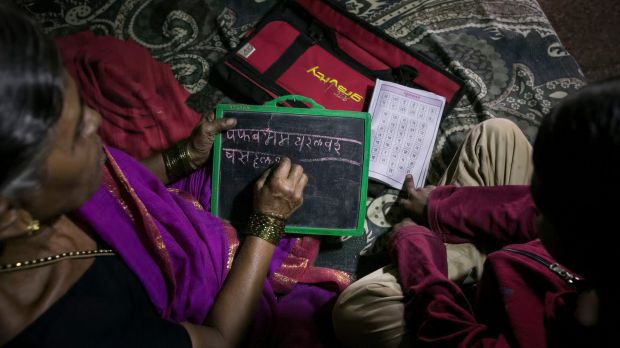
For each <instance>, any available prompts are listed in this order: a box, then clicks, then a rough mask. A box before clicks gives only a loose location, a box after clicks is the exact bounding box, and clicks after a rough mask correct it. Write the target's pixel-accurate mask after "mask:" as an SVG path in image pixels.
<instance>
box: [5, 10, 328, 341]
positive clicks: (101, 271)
mask: <svg viewBox="0 0 620 348" xmlns="http://www.w3.org/2000/svg"><path fill="white" fill-rule="evenodd" d="M100 122H101V120H100V116H99V114H98V113H97V112H96V111H94V110H93V109H91V108H89V107H87V106H86V105H84V103H83V102H81V100H80V96H79V93H78V90H77V88H76V85H75V83H74V81H73V79H72V78H71V77H70V76H69V75H68V74H67V73H65V72H64V69H63V67H62V64H61V62H60V59H59V56H58V53H57V52H56V49H55V48H54V46H53V44H52V43H51V41H50V40H49V39H48V38H47V37H45V35H43V33H42V32H41V31H40V30H39V29H38V28H37V26H36V25H35V24H34V23H32V22H31V21H30V20H29V19H27V18H25V17H24V16H22V15H20V14H18V13H14V12H12V11H9V10H7V9H3V8H2V7H0V143H1V144H0V167H1V168H2V170H1V172H0V246H1V248H0V346H4V345H7V346H8V347H29V346H37V347H46V346H49V347H72V346H79V347H84V346H88V347H94V346H106V347H124V346H128V347H129V346H131V347H137V346H148V347H160V346H161V347H232V346H237V345H239V344H241V343H246V344H250V345H277V344H290V341H289V342H288V343H286V342H287V341H286V339H283V337H287V335H288V337H291V340H296V339H299V340H302V339H307V338H309V337H316V336H317V332H314V331H311V330H310V332H308V330H309V328H310V326H308V327H306V326H305V325H300V326H291V327H290V328H289V329H288V330H286V332H284V330H282V329H278V328H281V327H282V325H283V324H286V323H287V321H286V320H280V322H278V318H280V317H281V316H282V315H288V318H294V319H297V320H299V321H301V322H304V321H307V322H309V323H311V322H312V320H313V319H312V318H313V315H314V311H315V309H316V307H317V306H319V305H320V304H323V303H325V301H328V300H329V299H330V296H331V297H333V295H334V293H335V292H334V291H333V288H332V289H330V290H329V291H328V290H325V289H321V288H318V287H312V286H308V285H306V284H297V285H296V283H295V281H296V279H300V277H298V278H295V277H293V276H292V275H290V274H285V271H286V270H282V268H285V267H281V266H282V265H283V264H284V263H286V262H288V261H287V260H289V259H290V258H291V257H293V256H294V257H297V258H298V259H295V260H297V261H299V263H300V264H303V259H301V258H299V255H293V254H294V251H295V250H298V249H302V247H303V245H301V244H300V243H301V242H300V239H293V238H282V240H280V238H281V237H282V232H283V227H284V222H285V220H286V219H287V218H288V217H289V216H290V215H291V214H293V212H295V210H296V209H297V208H299V207H300V205H301V204H302V197H303V189H304V187H305V185H306V182H307V177H306V175H305V174H304V172H303V169H302V168H301V167H300V166H298V165H295V164H292V163H291V162H290V161H289V160H288V159H286V158H285V159H283V160H282V161H281V162H280V164H279V165H278V166H277V167H275V168H272V169H271V170H268V171H266V172H265V173H264V174H263V175H262V177H260V178H259V180H258V181H257V183H256V185H255V190H254V209H255V212H254V213H253V214H252V216H251V217H250V221H249V223H248V226H249V228H248V230H249V232H248V235H247V236H246V237H245V239H244V241H243V245H242V246H241V247H240V248H239V250H237V246H238V245H239V242H238V240H237V239H236V233H235V231H234V230H233V229H232V227H230V226H228V225H227V224H225V223H223V222H221V221H219V220H218V219H216V218H215V217H213V216H211V215H210V214H209V213H208V212H206V211H204V209H203V207H202V205H201V204H200V202H198V201H197V200H196V199H194V198H193V196H192V195H191V193H195V194H199V193H200V189H201V187H197V186H200V184H202V183H203V182H204V180H198V179H197V178H192V177H191V175H193V174H191V175H190V177H189V178H187V183H186V184H185V185H181V186H183V187H186V188H187V189H188V190H189V191H190V192H189V193H186V192H183V191H180V190H178V189H168V188H166V187H165V186H164V183H166V182H167V181H169V178H170V177H171V176H173V177H176V176H181V175H183V174H188V173H189V172H190V171H191V170H192V168H197V167H199V166H201V165H202V164H203V163H204V162H205V161H206V160H207V159H208V157H209V152H210V149H211V145H212V141H213V137H214V135H215V134H216V133H218V132H221V131H225V130H227V129H229V128H231V127H234V124H235V122H234V121H232V122H231V121H228V122H225V121H213V122H207V121H204V122H202V123H201V124H200V125H199V126H198V127H197V128H196V129H195V131H194V133H193V134H192V136H191V137H190V138H189V139H188V141H184V142H181V143H180V144H177V145H175V146H174V147H173V148H172V149H171V150H169V151H166V152H164V153H161V154H155V155H154V156H152V157H150V158H148V159H146V160H144V161H143V164H140V163H138V162H136V161H135V160H133V159H132V158H130V157H129V156H127V155H125V154H123V153H121V152H120V151H117V150H114V149H112V148H104V147H103V146H102V142H101V140H100V138H99V136H98V135H97V128H98V127H99V124H100ZM272 256H273V257H272ZM233 260H234V261H233ZM289 261H290V260H289ZM306 261H307V260H306ZM306 263H307V262H306ZM301 270H305V269H302V267H298V268H297V272H300V271H301ZM278 272H281V273H278ZM268 274H269V275H270V276H271V277H270V278H269V279H268V280H266V276H267V275H268ZM275 274H278V277H275V276H274V275H275ZM273 278H278V279H281V280H282V283H284V284H282V283H278V282H277V281H274V280H273ZM276 292H277V293H278V295H279V297H278V298H276V295H275V294H276ZM296 296H297V297H296ZM287 298H290V299H289V300H288V301H287V300H286V299H287ZM296 298H305V299H306V300H304V301H296V300H295V299H296ZM295 303H297V304H298V310H297V311H293V310H291V308H295ZM280 306H284V308H280ZM286 306H288V307H286ZM283 313H284V314H283ZM253 318H254V321H253V322H252V319H253ZM251 322H252V325H250V323H251ZM288 322H290V323H294V322H295V321H288ZM274 330H275V332H276V333H277V334H278V336H276V335H274ZM278 330H279V331H278ZM270 334H271V335H270ZM316 339H317V340H318V337H317V338H316ZM299 343H300V344H301V343H303V342H299Z"/></svg>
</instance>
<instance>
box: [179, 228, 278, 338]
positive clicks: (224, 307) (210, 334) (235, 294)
mask: <svg viewBox="0 0 620 348" xmlns="http://www.w3.org/2000/svg"><path fill="white" fill-rule="evenodd" d="M274 249H275V246H274V245H273V244H271V243H269V242H266V241H265V240H263V239H260V238H258V237H255V236H248V237H247V238H246V240H245V241H244V243H243V245H242V246H241V249H240V251H239V253H238V255H237V257H236V258H235V261H234V263H233V265H232V268H231V270H230V273H229V274H228V276H227V277H226V280H225V281H224V286H223V287H222V290H221V291H220V293H219V294H218V296H217V298H216V300H215V304H214V305H213V308H212V309H211V312H210V313H209V315H208V317H207V319H206V320H205V322H204V326H200V325H193V324H189V323H183V326H184V327H185V329H186V330H187V331H188V333H189V335H190V337H191V340H192V347H193V348H207V347H218V348H219V347H225V348H230V347H237V346H239V344H240V343H241V341H242V340H243V338H244V337H245V334H246V330H247V327H248V325H249V323H250V320H251V319H252V317H253V316H254V314H255V312H256V308H257V305H258V301H259V298H260V296H261V293H262V290H263V282H264V281H265V277H266V275H267V271H268V269H269V262H270V261H271V256H272V255H273V252H274Z"/></svg>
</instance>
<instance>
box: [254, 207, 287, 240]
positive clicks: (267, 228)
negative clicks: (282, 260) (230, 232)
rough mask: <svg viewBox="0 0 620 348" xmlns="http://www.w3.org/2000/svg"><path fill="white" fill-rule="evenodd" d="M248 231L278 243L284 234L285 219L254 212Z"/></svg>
mask: <svg viewBox="0 0 620 348" xmlns="http://www.w3.org/2000/svg"><path fill="white" fill-rule="evenodd" d="M248 232H249V234H250V235H252V236H256V237H258V238H260V239H263V240H265V241H267V242H269V243H271V244H273V245H278V243H279V242H280V238H282V235H283V234H284V219H279V218H276V217H273V216H269V215H265V214H261V213H257V212H254V213H252V215H250V220H249V221H248Z"/></svg>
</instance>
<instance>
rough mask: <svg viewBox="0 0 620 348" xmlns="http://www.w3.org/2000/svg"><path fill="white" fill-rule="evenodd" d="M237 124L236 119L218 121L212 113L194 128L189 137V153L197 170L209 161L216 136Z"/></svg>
mask: <svg viewBox="0 0 620 348" xmlns="http://www.w3.org/2000/svg"><path fill="white" fill-rule="evenodd" d="M236 124H237V120H236V119H234V118H223V119H218V120H216V119H214V116H213V113H210V114H209V115H208V116H206V117H204V118H203V119H202V120H201V121H200V122H199V123H198V125H196V127H194V130H193V131H192V134H191V135H190V137H189V151H190V153H191V156H192V162H193V165H194V167H195V168H198V167H200V166H202V165H203V164H204V163H205V162H206V161H207V159H209V155H210V154H211V148H212V147H213V141H214V140H215V136H216V135H217V134H219V133H221V132H225V131H227V130H229V129H231V128H233V127H234V126H235V125H236Z"/></svg>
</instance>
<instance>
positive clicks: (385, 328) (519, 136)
mask: <svg viewBox="0 0 620 348" xmlns="http://www.w3.org/2000/svg"><path fill="white" fill-rule="evenodd" d="M531 154H532V147H531V145H530V143H529V142H528V141H527V139H526V138H525V136H524V135H523V133H522V132H521V130H520V129H519V128H518V127H517V126H516V125H515V124H514V123H512V122H511V121H508V120H506V119H491V120H487V121H484V122H482V123H480V124H478V125H477V126H475V127H474V128H473V129H472V130H471V131H470V132H469V134H468V135H467V137H466V138H465V141H464V142H463V144H462V145H461V147H460V148H459V149H458V151H457V153H456V155H455V157H454V158H453V159H452V162H451V163H450V165H449V166H448V168H447V169H446V172H445V173H444V175H443V177H442V178H441V180H440V181H439V183H438V185H456V186H496V185H519V184H521V185H523V184H529V183H530V179H531V176H532V169H533V168H532V162H531V161H532V160H531V158H532V156H531ZM446 250H447V257H448V276H449V278H450V279H451V280H454V281H459V282H467V281H470V280H474V281H475V280H477V279H479V278H480V275H481V271H482V264H483V263H484V259H485V255H483V254H481V253H480V252H479V251H478V249H476V247H475V246H474V245H473V244H469V243H465V244H446ZM404 313H405V306H404V303H403V291H402V288H401V287H400V284H399V283H398V272H397V270H396V268H395V267H394V266H393V265H388V266H385V267H383V268H380V269H378V270H376V271H375V272H373V273H370V274H369V275H367V276H365V277H364V278H361V279H359V280H357V281H356V282H354V283H353V284H351V285H350V286H349V287H348V288H347V289H345V290H344V292H343V293H342V294H341V295H340V296H339V297H338V300H337V301H336V305H335V307H334V310H333V316H332V319H333V324H334V330H335V332H336V335H337V336H338V338H339V339H340V340H341V341H342V343H344V344H346V345H347V346H349V347H410V346H411V341H410V336H409V332H408V330H407V327H406V324H405V319H404Z"/></svg>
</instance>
